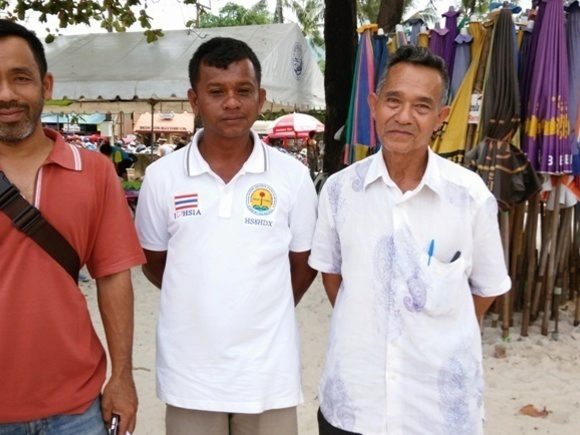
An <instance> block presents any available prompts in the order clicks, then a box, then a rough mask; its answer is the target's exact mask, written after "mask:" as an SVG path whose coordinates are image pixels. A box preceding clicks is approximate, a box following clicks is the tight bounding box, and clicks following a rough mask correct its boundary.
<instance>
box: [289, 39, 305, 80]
mask: <svg viewBox="0 0 580 435" xmlns="http://www.w3.org/2000/svg"><path fill="white" fill-rule="evenodd" d="M290 56H291V57H290V62H291V64H292V72H293V73H294V76H295V77H296V79H297V80H300V79H301V78H302V73H303V71H304V51H303V50H302V45H300V43H299V42H296V43H295V44H294V47H292V53H291V55H290Z"/></svg>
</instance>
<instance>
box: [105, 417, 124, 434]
mask: <svg viewBox="0 0 580 435" xmlns="http://www.w3.org/2000/svg"><path fill="white" fill-rule="evenodd" d="M120 422H121V416H120V415H118V414H113V416H112V417H111V425H110V426H109V429H108V430H107V435H119V423H120Z"/></svg>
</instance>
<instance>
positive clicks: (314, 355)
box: [81, 269, 580, 435]
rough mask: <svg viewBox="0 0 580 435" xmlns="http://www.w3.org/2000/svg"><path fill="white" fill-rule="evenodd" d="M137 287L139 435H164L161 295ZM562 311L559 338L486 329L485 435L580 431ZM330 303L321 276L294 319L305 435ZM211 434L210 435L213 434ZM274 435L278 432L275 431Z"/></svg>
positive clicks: (576, 333)
mask: <svg viewBox="0 0 580 435" xmlns="http://www.w3.org/2000/svg"><path fill="white" fill-rule="evenodd" d="M133 285H134V288H135V311H136V314H135V345H134V362H133V364H134V375H135V381H136V383H137V389H138V393H139V402H140V403H139V416H138V423H137V430H136V434H138V435H141V434H151V435H162V434H163V433H164V432H165V431H164V412H165V407H164V404H163V403H161V402H160V401H159V400H158V399H157V397H156V395H155V326H156V319H157V312H158V303H159V294H158V293H159V291H158V290H157V289H156V288H155V287H153V286H152V285H150V284H149V283H148V282H147V280H146V279H145V277H144V276H143V274H142V273H141V271H140V270H138V269H134V270H133ZM81 287H82V289H83V291H84V293H85V294H86V295H87V301H88V303H89V306H90V309H91V314H92V316H93V319H94V320H95V324H96V328H97V331H98V333H99V335H100V336H101V337H103V332H102V326H101V322H100V317H99V315H98V309H97V303H96V294H95V293H96V292H95V284H94V282H92V281H91V282H89V283H86V284H82V285H81ZM569 311H570V309H568V310H567V311H562V313H561V314H562V315H561V324H560V336H559V340H558V341H553V340H552V339H550V338H548V337H543V336H541V335H540V334H539V326H538V325H533V326H532V328H531V331H530V336H529V337H527V338H520V336H519V328H518V327H516V328H513V329H512V331H511V333H512V339H511V340H510V341H506V342H503V341H502V340H501V331H499V330H497V329H492V328H491V327H486V328H485V331H484V365H485V375H486V392H485V403H486V409H487V426H486V434H488V435H496V434H497V435H517V434H558V435H577V434H580V328H575V329H574V328H573V326H572V321H571V318H570V316H569V314H568V312H569ZM330 315H331V310H330V305H329V303H328V302H327V300H326V296H325V295H324V290H323V288H322V283H321V280H320V278H317V280H316V281H315V282H314V284H313V285H312V287H311V288H310V290H309V291H308V293H307V294H306V295H305V296H304V299H303V300H302V302H301V303H300V304H299V306H298V309H297V316H298V319H299V323H300V330H301V334H302V366H303V386H304V404H303V405H301V406H300V407H299V408H298V419H299V430H300V434H301V435H316V434H317V433H318V431H317V424H316V411H317V409H318V403H317V400H316V389H317V384H318V379H319V376H320V372H321V370H322V364H323V362H324V352H325V350H326V340H327V333H328V325H329V321H330ZM498 344H500V345H503V346H505V347H506V357H505V358H503V359H498V358H495V357H494V349H495V346H496V345H498ZM528 404H532V405H534V406H535V407H536V408H538V409H539V410H542V409H543V408H544V407H545V408H547V410H548V411H549V414H548V415H547V416H546V417H545V418H539V417H535V418H534V417H528V416H524V415H519V413H518V411H519V409H520V408H522V407H523V406H525V405H528ZM208 435H209V434H208ZM272 435H276V434H272Z"/></svg>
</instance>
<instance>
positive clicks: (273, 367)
mask: <svg viewBox="0 0 580 435" xmlns="http://www.w3.org/2000/svg"><path fill="white" fill-rule="evenodd" d="M202 134H203V131H200V132H198V133H197V134H196V135H195V137H194V138H193V141H192V143H191V144H190V145H189V146H187V147H185V148H182V149H181V150H178V151H176V152H173V153H171V154H169V155H168V156H166V157H164V158H163V159H160V160H158V161H157V162H155V163H153V164H152V165H151V166H149V167H148V168H147V172H146V176H145V180H144V183H143V186H142V189H141V192H140V195H139V203H138V207H137V216H136V224H137V230H138V234H139V238H140V240H141V244H142V246H143V248H145V249H147V250H151V251H167V264H166V267H165V273H164V276H163V284H162V290H161V303H160V314H159V322H158V328H157V393H158V396H159V398H160V399H161V400H163V401H164V402H166V403H168V404H170V405H173V406H177V407H181V408H188V409H197V410H207V411H222V412H242V413H260V412H262V411H264V410H267V409H276V408H285V407H290V406H295V405H297V404H299V403H301V401H302V389H301V385H300V360H299V337H298V329H297V323H296V320H295V316H294V299H293V293H292V284H291V277H290V264H289V259H288V254H289V251H293V252H304V251H308V250H310V248H311V242H312V234H313V232H314V226H315V221H316V203H317V197H316V193H315V190H314V186H313V183H312V181H311V179H310V175H309V173H308V170H307V168H306V167H304V165H302V164H301V163H300V162H298V161H296V160H295V159H293V158H292V157H289V156H287V155H284V154H282V153H280V152H278V151H276V150H274V149H272V148H271V147H269V146H267V145H265V144H263V143H262V142H261V141H260V139H259V138H258V136H257V135H256V134H255V133H252V134H253V139H254V148H253V151H252V153H251V155H250V157H249V158H248V160H247V161H246V162H245V164H244V165H243V167H242V168H241V170H240V172H239V173H238V174H237V175H236V176H235V177H234V178H233V179H232V180H231V181H230V182H229V183H228V184H225V183H224V182H223V180H222V179H221V178H220V177H218V176H217V175H216V174H215V173H214V172H213V171H212V170H211V169H210V167H209V165H208V164H207V162H206V161H205V160H204V159H203V158H202V156H201V154H200V153H199V149H198V140H199V139H200V137H201V135H202Z"/></svg>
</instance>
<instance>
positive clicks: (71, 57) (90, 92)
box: [46, 23, 325, 109]
mask: <svg viewBox="0 0 580 435" xmlns="http://www.w3.org/2000/svg"><path fill="white" fill-rule="evenodd" d="M164 34H165V36H163V37H162V38H160V39H159V40H158V41H155V42H153V43H151V44H148V43H147V41H146V39H145V37H144V36H143V34H142V33H141V32H126V33H97V34H87V35H68V36H59V37H58V38H57V39H56V40H55V42H53V43H51V44H48V45H47V47H46V54H47V58H48V65H49V70H50V71H51V72H52V73H53V74H54V76H55V87H54V92H53V98H55V99H64V98H68V99H71V100H76V101H79V100H80V101H83V100H84V101H87V100H107V101H110V100H125V101H127V100H133V101H135V100H140V101H146V100H149V99H154V100H161V101H171V100H181V101H183V100H186V99H187V89H188V88H189V81H188V76H187V75H188V74H187V71H188V64H189V59H190V58H191V56H192V54H193V53H194V51H195V50H196V49H197V48H198V47H199V45H200V44H201V43H203V42H205V41H207V40H209V39H211V38H212V37H215V36H228V37H232V38H236V39H240V40H243V41H245V42H246V43H247V44H248V45H249V46H250V47H251V48H252V49H253V50H254V51H255V52H256V55H257V56H258V59H259V60H260V63H261V64H262V86H263V87H264V88H265V89H266V92H267V94H268V96H267V101H268V102H269V103H270V104H283V105H287V106H290V107H294V108H303V109H305V108H323V107H324V104H325V103H324V79H323V76H322V73H321V72H320V69H319V68H318V65H317V63H316V60H315V59H314V56H313V55H312V53H311V51H310V49H309V48H308V43H307V42H306V39H305V38H304V36H303V35H302V33H301V31H300V29H299V27H298V26H297V25H296V24H294V23H287V24H268V25H263V26H239V27H226V28H212V29H196V30H171V31H164Z"/></svg>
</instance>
